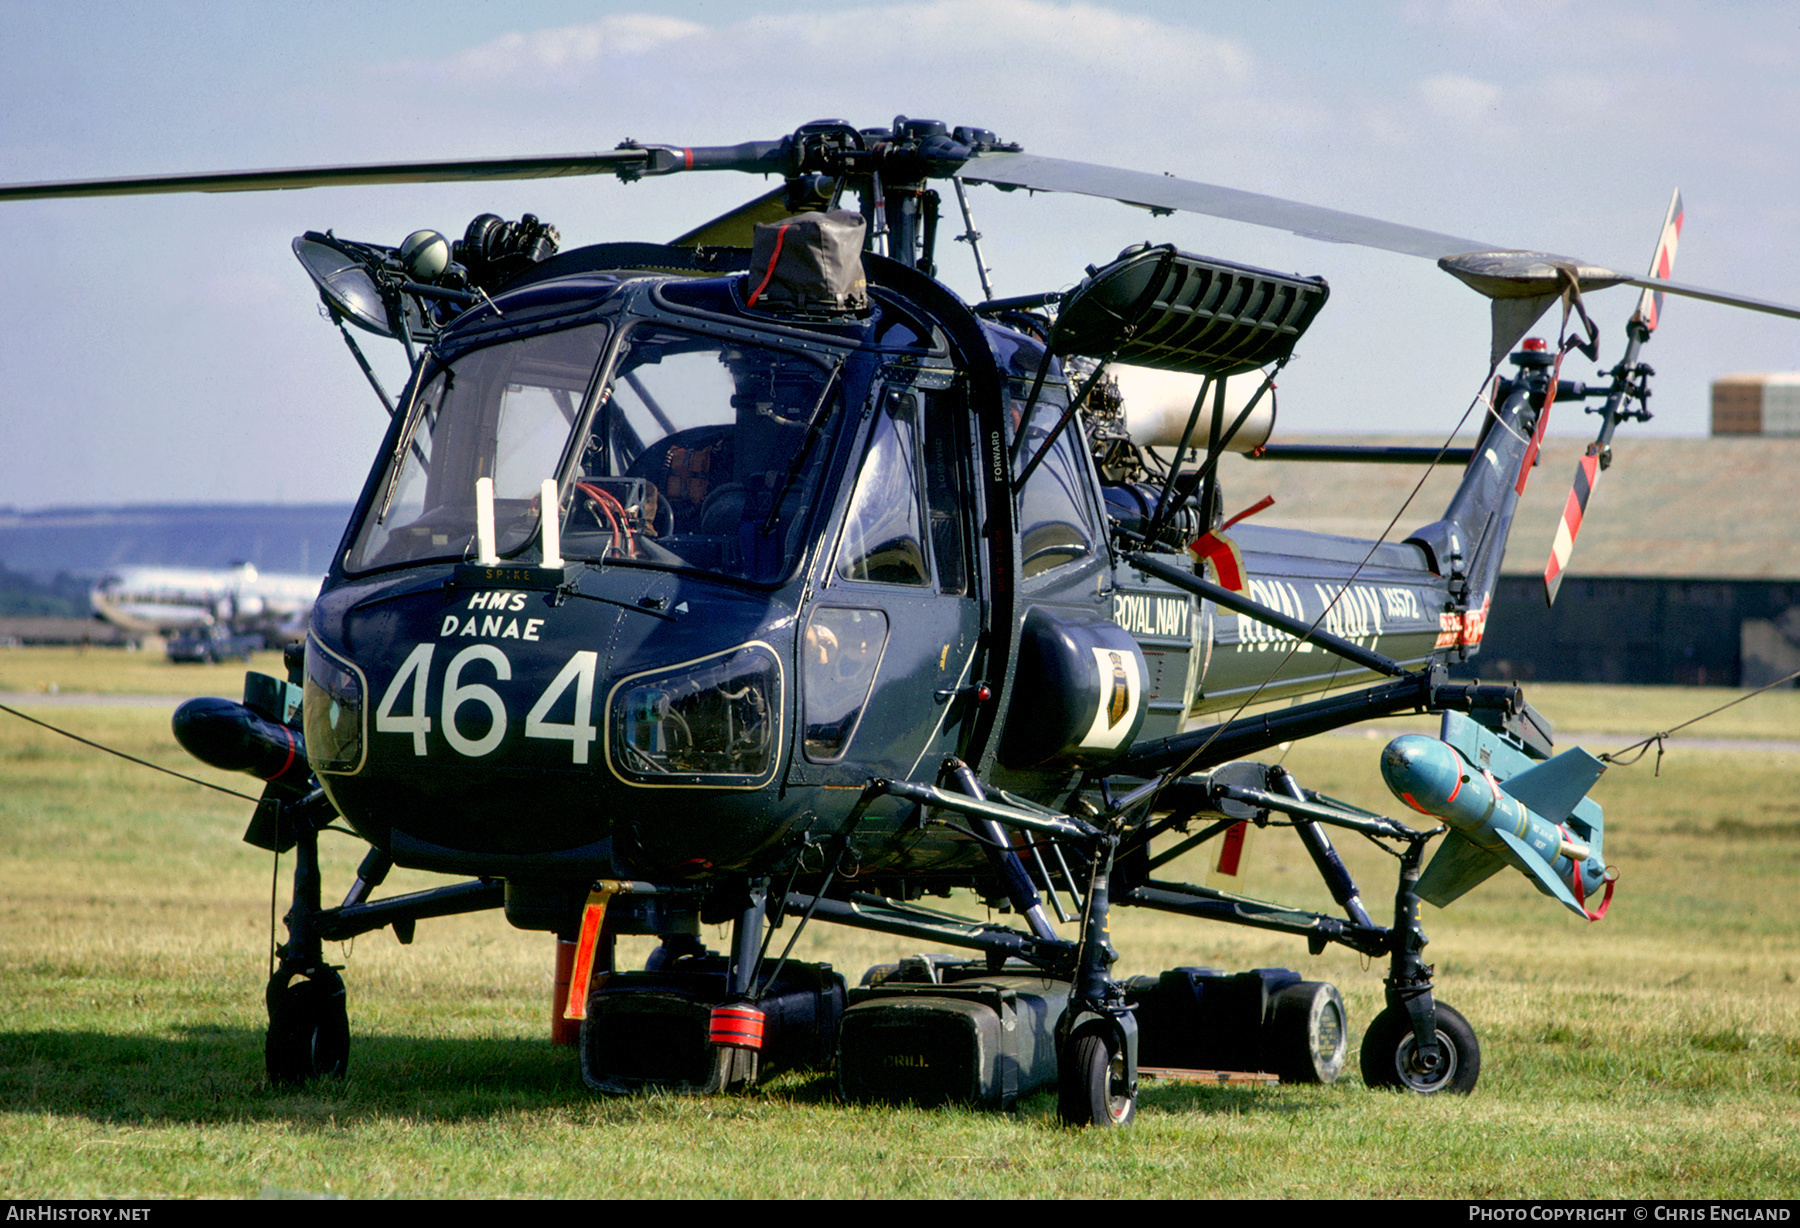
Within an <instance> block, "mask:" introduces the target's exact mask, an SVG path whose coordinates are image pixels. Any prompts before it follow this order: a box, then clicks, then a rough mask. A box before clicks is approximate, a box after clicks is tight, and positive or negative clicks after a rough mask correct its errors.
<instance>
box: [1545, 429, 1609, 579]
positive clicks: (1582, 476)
mask: <svg viewBox="0 0 1800 1228" xmlns="http://www.w3.org/2000/svg"><path fill="white" fill-rule="evenodd" d="M1599 481H1600V455H1599V453H1598V452H1597V451H1590V452H1589V453H1588V454H1587V455H1586V456H1584V457H1582V458H1581V459H1580V460H1579V461H1577V462H1576V463H1575V485H1574V487H1573V488H1572V489H1570V491H1569V498H1568V501H1567V502H1566V503H1564V504H1563V513H1562V519H1561V520H1560V521H1559V522H1557V526H1556V540H1555V541H1554V542H1552V543H1551V545H1550V562H1549V563H1548V564H1547V565H1546V566H1545V568H1544V604H1545V605H1551V606H1553V605H1555V604H1556V593H1557V590H1558V589H1560V588H1561V587H1562V581H1563V574H1564V572H1566V571H1567V570H1568V567H1569V556H1570V555H1571V554H1573V553H1574V552H1575V535H1576V534H1577V533H1579V532H1581V518H1582V516H1584V515H1585V514H1586V513H1587V505H1588V499H1589V498H1591V497H1592V496H1593V493H1594V486H1595V485H1596V484H1597V483H1598V482H1599Z"/></svg>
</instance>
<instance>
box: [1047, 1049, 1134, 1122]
mask: <svg viewBox="0 0 1800 1228" xmlns="http://www.w3.org/2000/svg"><path fill="white" fill-rule="evenodd" d="M1056 1107H1057V1113H1058V1114H1059V1115H1060V1116H1061V1117H1062V1120H1063V1124H1064V1125H1066V1126H1129V1125H1130V1124H1131V1120H1132V1118H1134V1117H1136V1116H1137V1095H1136V1093H1135V1092H1134V1091H1133V1090H1132V1089H1131V1087H1130V1086H1128V1085H1127V1084H1126V1082H1125V1059H1124V1057H1123V1056H1122V1055H1121V1054H1120V1053H1119V1042H1118V1040H1117V1039H1116V1038H1115V1037H1114V1036H1113V1034H1112V1032H1111V1031H1110V1030H1103V1029H1098V1028H1090V1029H1088V1030H1086V1031H1084V1032H1081V1033H1079V1034H1078V1035H1077V1036H1076V1037H1075V1039H1074V1040H1073V1041H1071V1042H1070V1044H1069V1046H1068V1048H1067V1049H1065V1050H1064V1051H1063V1054H1062V1059H1061V1061H1059V1062H1058V1063H1057V1106H1056Z"/></svg>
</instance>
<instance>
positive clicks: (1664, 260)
mask: <svg viewBox="0 0 1800 1228" xmlns="http://www.w3.org/2000/svg"><path fill="white" fill-rule="evenodd" d="M1681 217H1682V210H1681V189H1680V188H1676V189H1675V196H1674V198H1673V199H1672V200H1670V201H1669V214H1668V216H1667V217H1665V218H1664V219H1663V228H1662V234H1661V236H1660V237H1659V238H1658V239H1657V241H1656V254H1655V255H1653V256H1651V257H1650V276H1651V277H1654V278H1655V279H1656V280H1658V281H1668V280H1669V278H1670V277H1671V276H1672V275H1673V274H1674V272H1675V248H1676V245H1677V244H1679V243H1680V242H1681ZM1662 301H1663V296H1662V292H1661V291H1659V290H1645V291H1644V293H1643V296H1642V297H1641V298H1639V299H1638V305H1637V312H1636V313H1635V314H1634V315H1633V316H1632V317H1631V322H1632V323H1633V324H1636V325H1639V326H1641V327H1642V328H1643V330H1644V331H1645V332H1646V333H1653V332H1655V331H1656V321H1657V319H1658V318H1659V317H1660V316H1661V315H1662Z"/></svg>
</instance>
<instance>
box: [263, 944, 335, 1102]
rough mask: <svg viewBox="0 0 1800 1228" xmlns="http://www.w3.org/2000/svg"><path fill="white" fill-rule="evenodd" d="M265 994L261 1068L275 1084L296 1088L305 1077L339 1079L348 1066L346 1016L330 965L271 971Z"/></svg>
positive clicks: (303, 1081) (306, 1078) (304, 1080)
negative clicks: (305, 971) (304, 972)
mask: <svg viewBox="0 0 1800 1228" xmlns="http://www.w3.org/2000/svg"><path fill="white" fill-rule="evenodd" d="M265 997H266V998H267V1001H268V1006H269V1031H268V1034H267V1036H266V1037H265V1038H264V1041H263V1068H264V1069H265V1070H267V1071H268V1074H269V1082H270V1083H273V1084H274V1085H275V1086H276V1087H298V1086H299V1085H300V1084H302V1083H305V1082H306V1081H307V1080H308V1079H314V1078H325V1079H341V1078H343V1077H344V1073H345V1072H346V1071H347V1070H349V1068H350V1016H349V1012H348V1010H347V1009H346V1007H345V1003H344V982H343V980H342V978H340V977H339V976H338V974H337V973H336V972H335V971H333V970H332V969H330V968H325V969H323V970H321V971H319V972H317V973H315V974H313V975H312V976H309V977H300V978H298V979H296V978H295V974H293V973H283V972H277V973H276V974H275V975H274V976H273V977H271V978H270V979H269V987H268V990H267V993H266V994H265Z"/></svg>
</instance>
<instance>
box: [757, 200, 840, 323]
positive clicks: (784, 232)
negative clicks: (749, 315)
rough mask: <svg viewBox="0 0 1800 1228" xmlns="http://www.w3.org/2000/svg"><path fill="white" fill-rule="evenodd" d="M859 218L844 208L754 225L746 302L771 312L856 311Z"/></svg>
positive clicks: (802, 214)
mask: <svg viewBox="0 0 1800 1228" xmlns="http://www.w3.org/2000/svg"><path fill="white" fill-rule="evenodd" d="M863 226H864V222H863V216H862V214H860V213H856V212H854V211H852V210H849V209H834V210H832V211H831V212H830V213H797V214H795V215H794V216H793V217H791V218H788V219H787V220H786V221H783V222H763V223H760V224H758V225H757V227H756V232H755V236H754V238H753V239H752V240H751V245H750V274H749V278H750V279H749V282H748V287H749V289H748V293H747V296H746V299H745V302H746V304H747V305H748V306H751V307H760V308H763V309H764V310H771V311H828V312H830V311H860V310H861V309H862V308H864V307H866V306H868V303H869V288H868V283H867V281H866V280H865V279H864V277H863V263H862V247H863Z"/></svg>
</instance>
